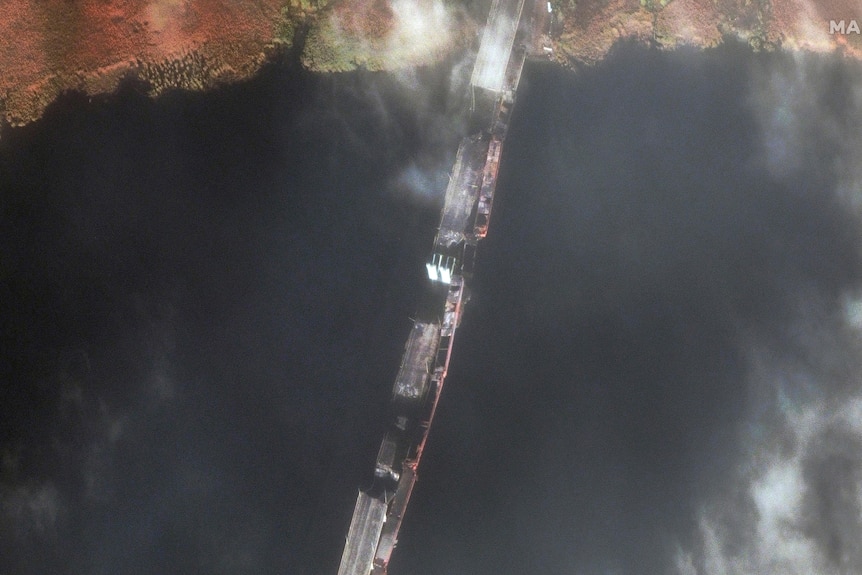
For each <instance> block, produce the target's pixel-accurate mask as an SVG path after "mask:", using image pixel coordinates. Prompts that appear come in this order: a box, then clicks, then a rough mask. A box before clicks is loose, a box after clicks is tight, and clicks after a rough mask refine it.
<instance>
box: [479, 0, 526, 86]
mask: <svg viewBox="0 0 862 575" xmlns="http://www.w3.org/2000/svg"><path fill="white" fill-rule="evenodd" d="M523 9H524V0H494V4H493V5H492V6H491V13H490V14H489V15H488V23H487V24H486V25H485V31H484V32H483V33H482V43H481V44H480V45H479V53H478V54H477V56H476V64H475V66H474V67H473V77H472V78H471V79H470V85H471V86H473V87H474V88H484V89H486V90H490V91H492V92H501V91H502V90H503V82H504V80H505V78H506V68H507V67H508V65H509V56H510V55H511V53H512V45H513V44H514V43H515V34H516V33H517V31H518V22H519V21H520V20H521V11H522V10H523Z"/></svg>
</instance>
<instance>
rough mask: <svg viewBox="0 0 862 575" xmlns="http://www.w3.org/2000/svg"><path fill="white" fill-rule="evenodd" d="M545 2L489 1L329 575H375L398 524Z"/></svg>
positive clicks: (535, 51) (542, 52)
mask: <svg viewBox="0 0 862 575" xmlns="http://www.w3.org/2000/svg"><path fill="white" fill-rule="evenodd" d="M546 6H547V10H548V11H549V10H550V4H549V3H546V2H545V1H544V0H493V3H492V6H491V11H490V14H489V16H488V22H487V25H486V26H485V28H484V30H483V32H482V37H481V41H480V44H479V51H478V54H477V57H476V62H475V64H474V68H473V73H472V76H471V80H470V90H471V96H472V98H471V101H472V109H471V117H470V126H471V131H472V132H473V133H472V134H470V135H469V136H467V137H465V138H464V139H463V140H462V141H461V143H460V145H459V147H458V152H457V154H456V157H455V164H454V166H453V169H452V174H451V177H450V179H449V185H448V186H447V188H446V195H445V200H444V204H443V209H442V213H441V217H440V225H439V228H438V232H437V236H436V238H435V240H434V245H433V250H432V253H431V257H430V258H429V261H428V262H427V264H426V269H427V272H428V278H429V286H428V292H429V293H428V294H427V298H426V299H427V300H428V302H429V303H428V304H427V305H423V306H422V308H421V309H420V310H419V312H418V313H417V314H416V319H415V320H414V324H413V327H412V328H411V330H410V333H409V334H408V337H407V343H406V344H405V350H404V355H403V356H402V360H401V367H400V369H399V370H398V374H397V376H396V378H395V383H394V385H393V388H392V397H391V409H390V412H391V422H390V424H389V427H388V429H387V431H386V433H385V435H384V437H383V440H382V442H381V444H380V449H379V451H378V454H377V460H376V463H375V467H374V475H373V479H372V483H371V488H370V489H368V490H367V491H359V494H358V496H357V498H356V506H355V508H354V510H353V518H352V520H351V522H350V527H349V530H348V533H347V539H346V542H345V545H344V552H343V554H342V557H341V564H340V566H339V568H338V575H384V574H385V573H386V572H387V569H388V566H389V560H390V557H391V555H392V551H393V550H394V548H395V545H396V543H397V540H398V531H399V529H400V527H401V521H402V519H403V517H404V513H405V510H406V508H407V504H408V502H409V500H410V495H411V493H412V491H413V486H414V485H415V483H416V477H417V475H416V472H417V468H418V466H419V460H420V458H421V457H422V451H423V449H424V447H425V442H426V440H427V439H428V431H429V429H430V427H431V422H432V421H433V419H434V413H435V411H436V409H437V402H438V400H439V398H440V392H441V391H442V389H443V382H444V380H445V378H446V373H447V370H448V367H449V359H450V357H451V355H452V347H453V343H454V339H455V332H456V330H457V328H458V326H459V324H460V322H461V316H462V314H463V312H464V306H465V304H466V298H465V295H464V294H465V291H466V288H467V284H468V282H469V281H470V279H471V278H472V272H473V266H474V262H475V258H476V248H477V245H478V243H479V241H480V240H481V239H482V238H484V237H485V236H486V234H487V233H488V225H489V223H490V219H491V208H492V206H493V203H494V192H495V189H496V184H497V173H498V170H499V167H500V157H501V153H502V148H503V143H504V141H505V139H506V132H507V130H508V126H509V120H510V117H511V114H512V109H513V106H514V104H515V94H516V92H517V89H518V84H519V82H520V78H521V71H522V70H523V67H524V62H525V60H526V58H527V57H528V56H537V57H547V56H548V54H549V51H550V50H551V48H550V47H549V46H547V45H546V44H547V42H546V41H545V40H546V38H547V36H545V35H544V30H542V28H544V26H545V23H546V22H547V14H546V13H545V12H546Z"/></svg>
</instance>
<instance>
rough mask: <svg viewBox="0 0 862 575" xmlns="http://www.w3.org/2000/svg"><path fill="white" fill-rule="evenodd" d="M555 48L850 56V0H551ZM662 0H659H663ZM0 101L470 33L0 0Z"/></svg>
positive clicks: (257, 6) (184, 81)
mask: <svg viewBox="0 0 862 575" xmlns="http://www.w3.org/2000/svg"><path fill="white" fill-rule="evenodd" d="M552 4H553V6H554V8H555V16H556V18H557V19H558V22H557V27H556V30H555V31H556V35H555V39H554V48H555V57H556V59H557V60H558V61H560V62H561V63H563V64H572V63H575V62H580V63H593V62H596V61H598V60H600V59H602V58H603V57H604V55H605V54H606V53H607V52H608V50H609V49H610V47H611V46H612V45H613V43H614V42H615V41H617V40H618V39H619V38H635V39H639V40H641V41H644V42H654V43H656V44H658V45H661V46H664V47H667V48H673V47H676V46H680V45H693V46H701V47H707V46H714V45H716V44H718V43H720V42H721V41H722V39H723V38H724V37H727V36H731V37H737V38H740V39H742V40H744V41H746V42H749V43H750V44H751V45H752V46H753V47H755V48H758V49H774V48H782V47H783V48H787V49H792V50H809V51H832V50H840V51H843V52H844V53H845V54H846V55H848V56H851V57H860V56H862V38H860V35H858V34H845V35H840V34H829V21H830V20H842V19H843V20H846V21H848V22H849V21H850V20H854V19H858V20H859V22H860V24H862V13H860V12H862V8H860V7H859V5H858V4H857V3H856V2H855V0H813V1H811V2H809V1H806V0H672V1H670V2H668V1H667V0H552ZM663 4H664V5H663ZM2 6H3V17H2V18H0V114H2V118H3V119H5V121H6V122H7V123H9V124H12V125H21V124H25V123H28V122H30V121H33V120H34V119H37V118H38V117H39V116H41V114H42V112H43V110H44V109H45V107H46V106H47V105H48V104H50V103H51V102H52V101H53V100H54V99H55V98H56V97H57V95H58V94H59V93H61V92H62V91H64V90H79V91H82V92H85V93H87V94H100V93H108V92H112V91H113V90H114V89H115V88H116V86H117V84H118V83H119V81H120V79H122V78H123V77H124V76H125V75H129V74H132V75H134V76H136V77H138V78H140V79H142V80H144V81H146V82H148V83H149V84H150V86H151V90H152V93H153V94H158V93H161V92H162V91H164V90H165V89H168V88H181V89H191V90H201V89H206V88H208V87H210V86H212V85H214V84H216V83H219V82H226V81H234V80H237V79H241V78H246V77H249V76H250V75H252V74H254V73H255V72H256V71H257V70H258V69H259V68H260V66H261V65H262V64H263V62H265V61H266V59H267V58H268V57H269V56H270V55H271V54H272V53H273V52H274V51H276V50H285V49H290V48H291V47H293V46H294V44H295V41H296V39H298V38H301V39H302V40H303V41H302V43H301V44H300V43H298V42H297V43H296V46H295V47H296V48H297V49H301V50H302V52H301V54H300V61H301V62H302V63H303V65H304V66H306V67H308V68H310V69H314V70H320V71H340V70H350V69H354V68H357V67H365V68H368V69H391V68H397V67H403V66H409V65H416V64H428V63H432V62H434V61H436V60H439V59H440V58H442V57H444V56H445V55H447V54H448V53H450V52H451V51H452V50H454V49H457V48H460V47H463V46H465V45H468V44H469V43H470V42H471V41H473V39H475V38H476V36H477V27H478V25H480V24H481V22H478V23H477V22H476V21H475V20H474V19H471V18H469V17H467V16H466V11H465V10H464V9H463V8H462V6H461V5H460V4H459V3H458V1H457V0H247V1H244V2H235V1H233V0H149V1H147V0H75V1H74V2H73V1H70V0H3V4H2Z"/></svg>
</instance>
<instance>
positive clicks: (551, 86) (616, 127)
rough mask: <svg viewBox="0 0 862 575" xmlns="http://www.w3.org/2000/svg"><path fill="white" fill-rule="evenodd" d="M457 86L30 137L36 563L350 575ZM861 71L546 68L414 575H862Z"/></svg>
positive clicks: (29, 553)
mask: <svg viewBox="0 0 862 575" xmlns="http://www.w3.org/2000/svg"><path fill="white" fill-rule="evenodd" d="M453 62H454V61H453ZM453 62H448V63H447V64H446V65H445V66H441V67H440V68H439V69H436V70H428V71H423V72H419V73H416V74H412V73H402V74H397V75H372V74H348V75H338V76H334V77H329V78H317V77H309V76H307V75H304V74H301V73H298V72H295V71H291V70H288V69H287V68H286V67H284V66H272V67H270V68H269V69H268V70H266V71H265V72H264V73H263V74H262V75H261V76H260V77H259V78H257V79H255V80H254V81H252V82H249V83H246V84H243V85H240V86H234V87H230V88H226V89H223V90H219V91H217V92H214V93H210V94H206V95H186V94H172V95H168V96H166V97H164V98H161V99H159V100H157V101H155V102H153V101H150V100H148V99H146V98H145V97H144V96H142V95H141V94H140V93H139V92H138V91H136V89H135V88H134V87H132V86H128V87H126V88H125V89H124V90H123V92H122V93H121V94H119V95H118V96H116V97H115V98H112V99H111V100H110V101H107V102H96V103H90V104H88V103H87V102H85V101H84V100H85V99H84V98H80V97H76V96H69V97H66V98H64V100H63V101H62V102H61V103H59V104H58V105H56V106H55V107H54V109H53V110H52V111H51V112H49V113H48V114H47V116H46V118H45V120H44V121H42V122H40V123H38V124H34V125H32V126H30V127H28V128H25V129H22V130H15V131H11V132H8V133H7V134H4V138H3V140H0V194H2V196H0V197H2V204H0V206H2V212H0V220H2V221H0V228H2V229H3V230H4V234H3V239H2V241H0V289H2V293H0V337H2V342H1V343H0V377H2V385H0V390H2V391H0V393H2V396H0V430H2V436H0V442H2V444H0V448H2V458H0V464H2V468H0V572H3V573H10V574H29V573H34V574H35V573H40V574H44V573H75V574H81V573H156V572H158V573H177V574H180V573H182V574H187V573H226V574H227V573H230V574H240V573H254V574H260V573H301V574H308V575H317V574H325V573H334V572H335V571H336V569H337V564H338V559H339V557H340V553H341V547H342V545H343V541H344V535H345V533H346V531H347V527H348V523H349V519H350V513H351V512H352V506H353V503H354V500H355V493H356V489H357V488H359V487H367V486H368V484H369V482H370V476H371V470H372V462H373V460H374V456H375V455H376V450H377V443H378V441H379V437H380V433H381V431H382V429H383V428H384V426H385V419H384V418H385V417H386V407H387V405H388V395H389V393H390V388H391V384H392V380H393V377H394V375H395V372H396V371H397V368H398V363H399V359H400V354H401V351H402V347H403V344H404V340H405V337H406V335H407V333H408V331H409V328H410V322H409V317H410V314H411V313H412V311H413V309H414V307H415V305H416V303H417V299H416V298H417V297H418V295H417V294H418V293H419V291H420V287H421V286H422V284H423V281H425V277H424V273H425V272H424V263H425V259H426V258H427V257H428V255H429V253H430V248H431V244H432V241H433V237H434V231H435V226H436V224H437V219H438V216H439V208H440V202H441V201H442V193H443V190H444V188H445V183H446V172H447V171H448V170H449V169H450V167H451V161H452V158H453V156H454V153H455V149H456V147H457V142H458V137H459V135H460V132H461V131H462V130H463V128H462V120H463V115H459V112H458V111H459V110H461V109H462V106H463V105H464V103H465V101H464V100H465V99H464V94H465V90H466V87H465V86H464V81H465V78H466V76H467V73H468V72H469V69H468V68H469V66H465V64H464V63H463V62H460V63H459V65H460V67H456V73H454V74H452V75H450V73H449V70H450V68H451V67H452V66H453ZM859 81H860V69H859V66H858V65H855V64H850V63H841V62H839V61H837V60H835V59H830V58H823V57H818V58H793V57H790V56H784V55H776V54H760V55H754V54H752V53H750V52H749V51H748V50H747V49H745V48H742V47H739V46H732V45H731V46H726V47H723V48H721V49H718V50H714V51H709V52H705V53H697V52H693V51H691V52H689V51H682V52H677V53H673V54H662V53H656V52H651V51H649V50H646V49H642V48H635V47H631V46H624V47H621V48H620V49H619V50H617V51H616V52H615V53H614V54H613V55H612V56H611V57H609V58H608V60H607V61H606V62H605V63H604V64H602V65H601V66H599V67H597V68H595V69H591V70H584V71H580V72H579V73H577V74H574V73H570V72H564V71H562V70H560V69H558V68H554V67H552V66H549V65H540V64H535V63H534V64H528V67H527V68H526V70H525V74H524V77H523V80H522V85H521V90H520V91H519V100H518V103H517V105H516V111H515V117H514V119H513V123H512V126H511V129H510V132H509V137H508V140H507V142H506V145H505V149H504V156H503V160H502V167H501V172H500V175H499V184H498V187H497V200H496V203H495V211H494V214H493V217H492V223H491V228H490V233H489V236H488V238H487V239H486V240H485V241H484V242H483V244H482V245H481V247H480V251H479V262H478V268H477V270H476V278H475V280H474V286H475V289H474V292H473V297H472V300H471V302H470V303H469V305H468V307H467V311H466V315H465V319H464V322H463V325H462V329H461V330H460V331H459V334H458V337H457V339H456V347H455V351H454V355H453V360H452V364H451V368H450V375H449V377H448V378H447V384H446V388H445V390H444V393H443V396H442V399H441V403H440V406H439V410H438V414H437V419H436V421H435V425H434V429H433V430H432V432H431V436H430V439H429V443H428V446H427V450H426V455H425V457H424V458H423V466H422V469H421V470H420V482H419V483H418V484H417V487H416V491H415V492H414V496H413V499H412V502H411V506H410V508H409V509H408V513H407V516H406V519H405V523H404V526H403V528H402V531H401V539H400V542H399V546H398V548H397V550H396V551H395V553H394V555H393V561H392V564H391V569H392V573H412V574H428V575H436V574H443V573H461V572H464V573H476V574H483V573H488V574H491V573H494V574H499V573H518V572H522V573H523V572H536V571H542V572H548V573H565V572H573V573H579V574H580V573H585V574H593V573H596V574H599V573H602V574H604V573H624V574H628V573H632V574H637V573H680V574H684V575H690V574H692V573H702V574H708V575H713V574H718V573H800V574H802V573H806V574H808V573H823V574H832V573H835V574H844V573H855V572H859V571H860V570H862V552H860V548H859V543H858V542H859V541H860V540H862V537H860V536H862V529H860V515H859V511H860V488H859V487H858V486H859V485H860V482H862V465H860V462H862V451H860V446H862V443H860V438H862V429H860V423H859V422H860V417H859V414H860V410H862V407H860V406H862V402H860V397H862V395H860V394H862V387H860V383H859V381H858V375H857V374H858V373H859V369H858V368H859V367H860V366H859V359H860V357H862V356H860V354H859V352H860V350H859V336H858V329H859V325H860V323H862V322H859V320H858V317H859V313H858V309H859V308H860V304H858V301H859V299H858V298H859V297H860V295H862V292H860V279H862V261H860V243H859V241H860V233H859V230H862V228H860V225H859V224H860V222H859V221H858V220H859V217H858V206H859V203H858V195H857V194H858V192H859V190H860V189H862V188H860V186H859V182H860V179H859V168H858V166H860V165H862V163H860V162H859V158H858V157H857V152H856V150H857V149H858V146H857V145H856V144H858V141H857V139H858V137H859V136H858V135H857V134H859V133H862V132H860V130H859V128H860V125H859V124H860V117H862V116H860V114H859V112H860V100H859V96H858V94H859V93H862V92H860V91H859V90H858V86H859ZM787 525H790V526H791V528H786V529H785V528H782V526H787Z"/></svg>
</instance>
